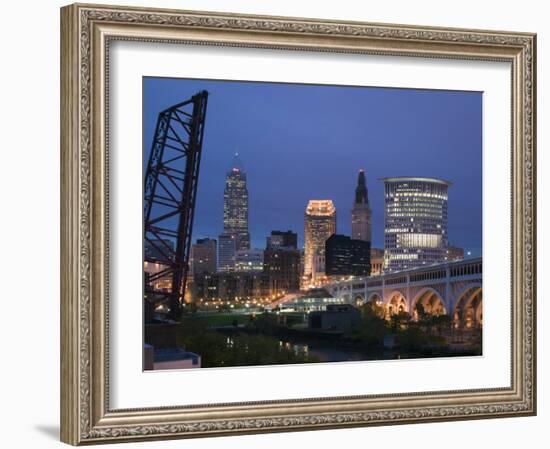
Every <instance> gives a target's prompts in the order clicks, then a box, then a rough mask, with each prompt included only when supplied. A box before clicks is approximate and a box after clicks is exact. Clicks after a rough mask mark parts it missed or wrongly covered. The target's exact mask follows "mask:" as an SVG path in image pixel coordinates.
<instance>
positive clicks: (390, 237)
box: [383, 177, 450, 272]
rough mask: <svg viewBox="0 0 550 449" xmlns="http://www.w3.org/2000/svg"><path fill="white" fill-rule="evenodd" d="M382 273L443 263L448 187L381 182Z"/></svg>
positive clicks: (429, 181)
mask: <svg viewBox="0 0 550 449" xmlns="http://www.w3.org/2000/svg"><path fill="white" fill-rule="evenodd" d="M383 181H384V191H385V214H384V272H392V271H402V270H407V269H410V268H416V267H422V266H424V265H432V264H436V263H442V262H445V257H446V253H447V241H448V236H447V199H448V193H447V192H448V188H449V186H450V183H449V182H448V181H444V180H441V179H435V178H418V177H402V178H384V179H383Z"/></svg>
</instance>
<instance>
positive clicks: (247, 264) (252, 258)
mask: <svg viewBox="0 0 550 449" xmlns="http://www.w3.org/2000/svg"><path fill="white" fill-rule="evenodd" d="M263 269H264V250H263V249H241V250H238V251H237V252H236V253H235V271H250V272H252V271H263Z"/></svg>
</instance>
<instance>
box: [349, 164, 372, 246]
mask: <svg viewBox="0 0 550 449" xmlns="http://www.w3.org/2000/svg"><path fill="white" fill-rule="evenodd" d="M371 228H372V217H371V210H370V207H369V192H368V190H367V180H366V178H365V170H363V169H361V170H359V175H358V177H357V187H356V188H355V199H354V202H353V209H352V210H351V237H352V238H353V239H354V240H363V241H365V242H370V241H371V234H372V231H371Z"/></svg>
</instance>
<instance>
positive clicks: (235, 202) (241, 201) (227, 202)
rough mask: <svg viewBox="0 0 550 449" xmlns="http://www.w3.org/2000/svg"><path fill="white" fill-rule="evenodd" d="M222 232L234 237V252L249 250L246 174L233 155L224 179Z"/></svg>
mask: <svg viewBox="0 0 550 449" xmlns="http://www.w3.org/2000/svg"><path fill="white" fill-rule="evenodd" d="M223 231H224V233H232V234H234V235H235V237H236V250H247V249H250V234H249V232H248V189H247V187H246V173H245V172H244V170H243V169H242V167H241V164H240V161H239V159H238V154H235V158H234V160H233V167H232V168H231V170H230V171H229V172H228V173H227V176H226V178H225V189H224V192H223Z"/></svg>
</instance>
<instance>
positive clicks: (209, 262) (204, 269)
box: [190, 239, 218, 276]
mask: <svg viewBox="0 0 550 449" xmlns="http://www.w3.org/2000/svg"><path fill="white" fill-rule="evenodd" d="M216 253H217V242H216V240H215V239H198V240H197V242H196V243H195V244H194V245H192V246H191V264H190V265H191V274H192V275H193V276H196V275H197V274H200V273H215V272H216V271H217V267H218V262H217V260H218V259H217V254H216Z"/></svg>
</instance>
